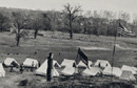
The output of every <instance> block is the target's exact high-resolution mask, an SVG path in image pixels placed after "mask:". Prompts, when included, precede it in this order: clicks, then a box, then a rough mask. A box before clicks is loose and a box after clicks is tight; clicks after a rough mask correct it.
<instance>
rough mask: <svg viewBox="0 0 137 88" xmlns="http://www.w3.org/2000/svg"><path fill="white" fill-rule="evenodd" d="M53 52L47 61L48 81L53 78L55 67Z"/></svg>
mask: <svg viewBox="0 0 137 88" xmlns="http://www.w3.org/2000/svg"><path fill="white" fill-rule="evenodd" d="M53 56H54V54H53V53H49V56H48V61H47V65H48V67H47V81H51V80H52V69H53Z"/></svg>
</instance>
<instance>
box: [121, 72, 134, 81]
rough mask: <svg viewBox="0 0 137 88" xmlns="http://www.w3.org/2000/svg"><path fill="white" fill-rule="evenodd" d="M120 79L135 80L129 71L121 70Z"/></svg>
mask: <svg viewBox="0 0 137 88" xmlns="http://www.w3.org/2000/svg"><path fill="white" fill-rule="evenodd" d="M120 79H122V80H128V81H135V80H136V78H135V76H134V75H133V74H132V72H131V71H122V74H121V76H120Z"/></svg>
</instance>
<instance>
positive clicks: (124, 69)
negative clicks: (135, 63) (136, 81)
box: [121, 65, 137, 74]
mask: <svg viewBox="0 0 137 88" xmlns="http://www.w3.org/2000/svg"><path fill="white" fill-rule="evenodd" d="M121 70H122V71H131V72H132V74H137V72H136V71H135V68H133V67H131V66H127V65H123V66H122V67H121Z"/></svg>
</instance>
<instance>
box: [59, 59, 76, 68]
mask: <svg viewBox="0 0 137 88" xmlns="http://www.w3.org/2000/svg"><path fill="white" fill-rule="evenodd" d="M74 63H76V62H75V60H69V59H64V60H63V61H62V63H61V66H65V67H73V64H74Z"/></svg>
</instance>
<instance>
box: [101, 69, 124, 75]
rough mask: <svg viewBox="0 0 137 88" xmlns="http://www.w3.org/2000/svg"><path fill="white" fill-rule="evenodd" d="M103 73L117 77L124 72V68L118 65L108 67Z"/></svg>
mask: <svg viewBox="0 0 137 88" xmlns="http://www.w3.org/2000/svg"><path fill="white" fill-rule="evenodd" d="M102 73H103V74H104V75H113V76H116V77H120V76H121V74H122V70H121V69H120V68H118V67H106V68H105V69H104V70H103V72H102Z"/></svg>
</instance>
